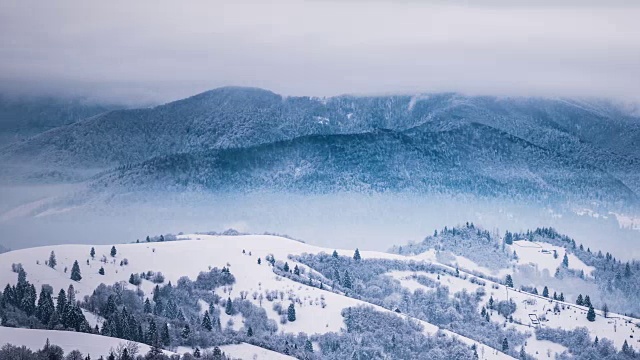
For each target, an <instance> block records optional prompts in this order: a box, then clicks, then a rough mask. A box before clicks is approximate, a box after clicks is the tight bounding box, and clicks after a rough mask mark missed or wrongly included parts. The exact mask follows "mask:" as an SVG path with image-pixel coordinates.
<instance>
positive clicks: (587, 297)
mask: <svg viewBox="0 0 640 360" xmlns="http://www.w3.org/2000/svg"><path fill="white" fill-rule="evenodd" d="M584 306H586V307H591V298H589V295H585V296H584Z"/></svg>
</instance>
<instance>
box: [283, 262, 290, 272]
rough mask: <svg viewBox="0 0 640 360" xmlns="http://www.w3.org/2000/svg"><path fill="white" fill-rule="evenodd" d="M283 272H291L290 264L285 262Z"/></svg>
mask: <svg viewBox="0 0 640 360" xmlns="http://www.w3.org/2000/svg"><path fill="white" fill-rule="evenodd" d="M282 270H284V272H289V263H287V262H286V261H285V263H284V267H283V268H282Z"/></svg>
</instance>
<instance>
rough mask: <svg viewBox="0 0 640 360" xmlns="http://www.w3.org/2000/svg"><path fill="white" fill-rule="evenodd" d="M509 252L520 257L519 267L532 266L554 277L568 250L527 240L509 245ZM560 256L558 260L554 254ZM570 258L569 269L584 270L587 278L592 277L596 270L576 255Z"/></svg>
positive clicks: (569, 255) (568, 255)
mask: <svg viewBox="0 0 640 360" xmlns="http://www.w3.org/2000/svg"><path fill="white" fill-rule="evenodd" d="M507 246H508V247H509V251H510V252H513V251H515V252H516V254H517V255H518V261H517V263H518V265H531V266H534V267H536V268H537V269H538V271H540V272H542V271H544V270H546V271H548V272H549V274H551V275H553V274H554V273H555V271H556V269H557V268H558V267H560V266H561V264H562V258H563V257H564V254H565V252H566V250H565V249H564V248H563V247H560V246H554V245H551V244H547V243H543V242H532V241H527V240H518V241H514V242H513V245H507ZM554 251H556V252H557V254H558V257H557V258H554V257H553V252H554ZM567 257H568V258H569V269H575V270H578V271H580V270H583V271H584V274H585V275H586V276H590V275H591V273H592V272H593V271H595V268H594V267H592V266H588V265H586V264H585V263H584V262H582V260H580V259H578V258H577V257H576V256H575V255H574V254H571V253H569V254H567Z"/></svg>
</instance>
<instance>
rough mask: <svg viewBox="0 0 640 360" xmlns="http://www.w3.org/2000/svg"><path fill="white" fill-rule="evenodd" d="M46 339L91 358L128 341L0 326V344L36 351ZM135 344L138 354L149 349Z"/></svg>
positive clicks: (106, 353)
mask: <svg viewBox="0 0 640 360" xmlns="http://www.w3.org/2000/svg"><path fill="white" fill-rule="evenodd" d="M47 339H49V342H50V343H51V344H53V345H58V346H60V347H61V348H62V350H64V352H65V354H67V353H69V352H70V351H72V350H79V351H80V352H82V354H83V355H85V356H86V355H87V354H89V355H91V358H92V359H97V358H99V357H100V356H105V357H106V356H107V355H108V354H109V351H110V350H111V349H112V348H113V349H115V348H116V347H118V345H120V344H126V343H128V342H129V341H127V340H122V339H117V338H113V337H109V336H102V335H96V334H85V333H78V332H73V331H58V330H39V329H20V328H8V327H2V326H0V346H3V345H4V344H7V343H10V344H13V345H16V346H26V347H27V348H29V349H31V350H33V351H36V350H39V349H42V347H43V346H44V344H45V343H46V341H47ZM137 344H138V353H139V354H146V353H147V352H148V351H149V349H150V347H149V345H146V344H141V343H137ZM164 353H165V354H172V353H171V352H169V351H164Z"/></svg>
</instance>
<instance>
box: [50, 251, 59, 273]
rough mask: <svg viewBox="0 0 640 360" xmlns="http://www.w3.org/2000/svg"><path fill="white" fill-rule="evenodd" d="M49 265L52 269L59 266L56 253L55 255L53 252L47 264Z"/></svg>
mask: <svg viewBox="0 0 640 360" xmlns="http://www.w3.org/2000/svg"><path fill="white" fill-rule="evenodd" d="M47 264H48V265H49V267H50V268H52V269H55V268H56V265H58V261H57V260H56V253H54V252H53V251H51V254H49V262H47Z"/></svg>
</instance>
